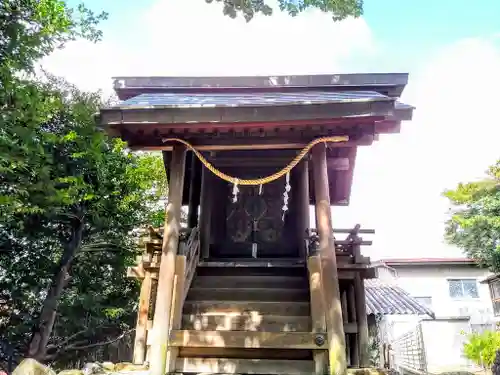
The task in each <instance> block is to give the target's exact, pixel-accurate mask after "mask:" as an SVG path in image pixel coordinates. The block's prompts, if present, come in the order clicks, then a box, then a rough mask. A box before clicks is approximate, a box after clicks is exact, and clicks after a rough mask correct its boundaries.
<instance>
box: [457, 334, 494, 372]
mask: <svg viewBox="0 0 500 375" xmlns="http://www.w3.org/2000/svg"><path fill="white" fill-rule="evenodd" d="M467 340H468V342H467V343H465V344H464V354H465V356H466V357H467V358H468V359H470V360H471V361H474V362H475V363H476V364H477V365H479V366H481V367H484V368H486V369H490V368H491V366H492V365H493V362H494V361H495V355H496V351H497V349H498V348H500V332H497V331H484V332H483V333H472V334H470V335H468V336H467Z"/></svg>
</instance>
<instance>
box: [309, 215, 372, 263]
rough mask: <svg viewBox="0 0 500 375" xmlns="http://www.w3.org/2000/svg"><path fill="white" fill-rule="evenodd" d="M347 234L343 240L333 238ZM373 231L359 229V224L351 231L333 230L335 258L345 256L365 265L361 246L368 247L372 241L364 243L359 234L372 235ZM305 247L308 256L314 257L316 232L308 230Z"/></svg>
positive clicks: (317, 237)
mask: <svg viewBox="0 0 500 375" xmlns="http://www.w3.org/2000/svg"><path fill="white" fill-rule="evenodd" d="M336 233H337V234H342V233H344V234H347V237H346V238H345V239H343V240H339V239H337V238H335V234H336ZM374 233H375V230H374V229H361V226H360V225H359V224H356V225H355V226H354V228H352V229H333V234H332V235H333V238H334V240H335V253H336V255H337V256H340V257H342V256H345V257H348V258H349V259H351V260H352V262H353V263H366V259H367V258H364V257H363V256H362V255H361V246H370V245H372V241H364V240H363V238H362V237H360V236H359V234H374ZM306 247H307V249H308V253H309V255H314V254H315V253H316V252H317V251H318V247H319V235H318V231H317V230H316V229H314V228H309V229H308V230H307V231H306Z"/></svg>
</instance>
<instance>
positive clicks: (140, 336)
mask: <svg viewBox="0 0 500 375" xmlns="http://www.w3.org/2000/svg"><path fill="white" fill-rule="evenodd" d="M151 285H152V278H151V273H150V272H144V279H143V280H142V283H141V293H140V296H139V306H138V308H137V324H136V328H135V339H134V358H133V362H134V364H136V365H142V364H143V363H144V361H145V360H146V347H147V334H148V315H149V305H150V302H151V301H150V300H151Z"/></svg>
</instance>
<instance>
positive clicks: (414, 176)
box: [41, 0, 500, 259]
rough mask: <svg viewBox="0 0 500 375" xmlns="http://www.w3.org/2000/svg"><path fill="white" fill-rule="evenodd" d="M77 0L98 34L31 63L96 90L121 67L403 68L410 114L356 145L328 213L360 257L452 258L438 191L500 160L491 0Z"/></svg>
mask: <svg viewBox="0 0 500 375" xmlns="http://www.w3.org/2000/svg"><path fill="white" fill-rule="evenodd" d="M72 1H73V0H71V1H69V2H70V3H72ZM74 3H75V4H76V1H75V2H74ZM268 3H269V4H271V5H272V4H274V0H270V1H268ZM86 4H87V5H88V6H89V7H90V8H92V9H94V10H96V11H101V10H105V11H107V12H109V14H110V17H109V20H108V21H106V22H105V23H103V24H102V25H101V29H102V30H103V32H104V38H103V40H102V41H101V42H100V43H98V44H91V43H89V42H86V41H75V42H72V43H70V44H68V45H67V46H66V47H65V48H64V49H61V50H58V51H56V52H54V53H53V54H52V55H50V56H49V57H47V58H45V59H44V60H42V62H41V63H42V66H43V67H44V68H45V69H47V70H49V71H51V72H52V73H54V74H58V75H61V76H64V77H65V78H67V79H68V80H69V81H71V82H73V83H75V84H77V85H78V86H80V87H81V88H82V89H87V90H97V89H101V90H102V91H103V93H104V95H110V94H111V93H112V80H111V77H113V76H120V75H135V76H155V75H163V76H176V75H229V76H230V75H266V74H272V75H278V74H318V73H366V72H408V73H409V74H410V78H409V83H408V86H407V87H406V89H405V92H404V93H403V96H402V98H401V100H402V101H403V102H405V103H408V104H411V105H414V106H415V107H416V109H415V111H414V118H413V120H412V121H410V122H405V123H403V126H402V131H401V133H400V134H391V135H386V136H382V137H380V139H379V141H377V142H376V143H375V144H374V145H372V146H369V147H362V148H360V150H359V151H358V158H357V161H356V169H355V174H354V182H353V189H352V196H351V204H350V206H349V207H334V208H333V210H332V218H333V223H334V226H335V227H350V226H353V225H354V224H356V223H360V224H361V225H362V227H366V228H374V229H376V235H375V236H374V237H373V238H370V239H373V241H374V245H373V246H372V247H370V248H368V249H366V250H365V251H364V253H365V254H366V255H368V256H371V258H372V259H379V258H395V257H397V258H408V257H411V258H414V257H457V256H462V254H461V252H460V250H458V249H456V248H453V247H451V246H448V245H446V244H445V243H444V240H443V231H444V222H445V220H446V217H447V214H448V212H449V211H448V210H449V207H448V204H447V202H446V200H445V199H444V198H442V192H443V191H444V190H445V189H451V188H453V187H455V186H456V184H457V183H459V182H466V181H470V180H475V179H479V178H481V177H483V176H484V171H485V170H486V169H487V167H488V165H491V164H493V163H494V162H495V161H496V160H497V159H499V158H500V120H499V118H498V116H497V107H498V105H499V101H500V95H499V91H498V88H499V87H500V22H499V21H498V20H499V19H500V2H499V1H498V0H478V1H476V2H471V1H470V0H469V1H466V0H455V1H453V2H449V1H435V0H418V1H417V0H365V11H364V15H363V17H361V18H358V19H348V20H345V21H342V22H338V23H335V22H333V21H332V20H331V19H330V17H329V16H328V15H325V14H322V13H321V12H319V11H308V12H306V13H305V14H302V15H300V16H298V17H295V18H292V17H289V16H288V15H286V14H281V13H280V12H279V11H277V8H276V9H275V13H274V15H273V16H271V17H265V16H258V17H256V18H254V19H253V20H252V21H251V22H250V23H246V22H245V21H244V20H243V19H242V18H240V19H236V20H233V19H230V18H228V17H225V16H223V15H222V10H221V8H220V6H219V5H218V4H215V3H214V4H206V3H205V1H204V0H141V1H132V0H87V1H86Z"/></svg>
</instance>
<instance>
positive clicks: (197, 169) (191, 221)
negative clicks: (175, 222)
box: [187, 154, 201, 228]
mask: <svg viewBox="0 0 500 375" xmlns="http://www.w3.org/2000/svg"><path fill="white" fill-rule="evenodd" d="M200 184H201V162H200V161H199V160H198V158H197V157H196V155H194V154H193V159H192V160H191V179H190V182H189V209H188V218H187V224H188V228H194V227H196V226H197V225H198V207H199V205H200Z"/></svg>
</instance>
